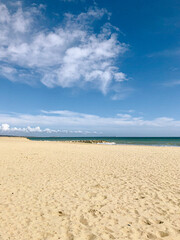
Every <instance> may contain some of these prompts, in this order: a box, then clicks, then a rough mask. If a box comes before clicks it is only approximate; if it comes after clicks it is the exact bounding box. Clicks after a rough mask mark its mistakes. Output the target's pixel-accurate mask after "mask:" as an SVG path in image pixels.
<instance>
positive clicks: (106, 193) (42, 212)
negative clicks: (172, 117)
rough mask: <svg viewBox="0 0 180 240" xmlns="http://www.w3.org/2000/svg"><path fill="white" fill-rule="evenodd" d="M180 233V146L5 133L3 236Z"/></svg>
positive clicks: (1, 239)
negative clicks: (8, 135)
mask: <svg viewBox="0 0 180 240" xmlns="http://www.w3.org/2000/svg"><path fill="white" fill-rule="evenodd" d="M58 239H60V240H111V239H117V240H121V239H122V240H125V239H133V240H144V239H158V240H160V239H165V240H170V239H171V240H179V239H180V148H178V147H150V146H106V145H96V144H81V143H63V142H33V141H29V140H27V139H23V138H0V240H58Z"/></svg>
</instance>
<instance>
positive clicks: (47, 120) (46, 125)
mask: <svg viewBox="0 0 180 240" xmlns="http://www.w3.org/2000/svg"><path fill="white" fill-rule="evenodd" d="M133 115H134V114H133ZM133 115H131V114H130V113H129V114H122V113H118V114H117V115H116V116H114V117H102V116H98V115H93V114H85V113H78V112H73V111H68V110H58V111H44V110H43V111H41V112H40V113H39V114H37V115H30V114H20V113H9V114H2V113H1V114H0V124H1V128H0V132H7V131H8V130H9V131H11V132H14V133H17V132H19V133H20V132H24V133H32V132H33V133H36V134H37V135H38V134H39V133H41V134H42V133H45V134H46V135H48V134H49V135H52V134H60V135H61V134H62V133H63V134H65V133H67V134H74V133H75V134H80V135H81V134H91V135H93V134H95V135H98V134H99V135H102V134H105V135H106V134H109V133H110V134H111V135H112V134H114V133H116V135H117V134H118V135H121V133H122V132H123V131H124V130H125V131H126V132H128V133H129V131H131V130H133V131H136V132H138V131H139V132H146V130H147V129H148V130H149V131H150V130H151V131H152V130H153V132H155V131H156V130H158V131H159V129H162V132H164V133H166V132H167V131H166V130H167V128H169V129H171V130H172V129H174V130H175V131H176V132H177V134H178V131H177V127H180V120H175V119H173V118H168V117H158V118H154V119H152V120H147V119H144V118H143V117H142V116H141V117H139V116H133ZM10 125H11V126H12V127H11V128H10ZM27 126H31V127H27ZM37 126H39V127H37ZM42 129H44V130H42ZM64 129H68V130H64ZM127 130H128V131H127ZM130 133H131V132H130Z"/></svg>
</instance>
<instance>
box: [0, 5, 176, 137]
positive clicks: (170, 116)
mask: <svg viewBox="0 0 180 240" xmlns="http://www.w3.org/2000/svg"><path fill="white" fill-rule="evenodd" d="M179 10H180V2H179V1H176V0H157V1H143V0H141V1H140V0H127V1H117V0H114V1H108V0H106V1H105V0H104V1H101V0H98V1H90V0H89V1H86V0H72V1H71V0H67V1H66V0H51V1H47V0H46V1H45V0H38V1H35V2H34V1H31V0H24V1H3V0H1V1H0V134H14V135H36V136H41V135H42V136H180V111H179V104H180V101H179V90H180V77H179V75H180V67H179V58H180V43H179V33H180V14H179Z"/></svg>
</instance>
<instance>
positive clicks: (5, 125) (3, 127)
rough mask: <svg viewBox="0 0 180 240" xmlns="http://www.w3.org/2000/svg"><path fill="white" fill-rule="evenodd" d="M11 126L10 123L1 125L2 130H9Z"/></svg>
mask: <svg viewBox="0 0 180 240" xmlns="http://www.w3.org/2000/svg"><path fill="white" fill-rule="evenodd" d="M9 127H10V126H9V124H7V123H4V124H2V125H1V126H0V130H1V131H5V132H6V131H9V129H10V128H9Z"/></svg>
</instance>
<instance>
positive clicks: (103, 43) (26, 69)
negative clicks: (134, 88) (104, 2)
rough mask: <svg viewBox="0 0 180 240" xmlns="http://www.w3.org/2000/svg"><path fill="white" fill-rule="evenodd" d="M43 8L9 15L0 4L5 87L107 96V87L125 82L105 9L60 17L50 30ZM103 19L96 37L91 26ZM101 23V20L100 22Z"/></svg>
mask: <svg viewBox="0 0 180 240" xmlns="http://www.w3.org/2000/svg"><path fill="white" fill-rule="evenodd" d="M41 9H42V6H41V5H40V6H37V5H34V6H32V7H30V8H23V7H22V4H21V3H19V4H16V6H14V8H13V9H9V8H8V7H7V6H6V5H5V4H2V3H0V62H1V67H0V74H1V76H4V77H5V78H7V79H9V80H10V81H14V82H15V81H19V82H23V83H27V84H30V85H31V84H34V82H38V81H40V82H41V83H42V84H44V85H45V86H47V87H48V88H52V87H57V86H60V87H63V88H70V87H80V88H84V87H87V86H88V87H91V88H96V89H99V90H100V91H101V92H102V93H104V94H106V93H107V92H108V90H109V89H112V88H110V86H111V85H112V84H114V83H115V82H116V83H117V84H120V83H121V82H123V81H126V80H127V76H126V74H125V73H123V72H121V71H120V69H119V66H118V67H117V62H116V61H117V59H119V57H121V56H123V54H124V53H125V52H126V51H127V50H128V45H126V44H125V43H121V42H119V40H118V29H117V28H115V27H113V26H112V25H111V24H110V23H109V21H108V19H109V17H110V14H109V13H108V12H107V10H106V9H98V8H90V9H89V10H88V11H87V12H84V13H80V14H79V15H76V16H75V15H72V14H65V16H64V20H63V22H61V23H59V25H57V26H56V27H54V28H53V29H47V28H46V27H45V25H43V18H42V19H41V20H38V17H41V16H42V15H43V14H42V11H41ZM101 19H106V22H105V24H103V25H101V26H100V28H99V31H96V32H95V31H94V29H93V25H94V22H95V21H99V20H101ZM103 22H104V20H103Z"/></svg>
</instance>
